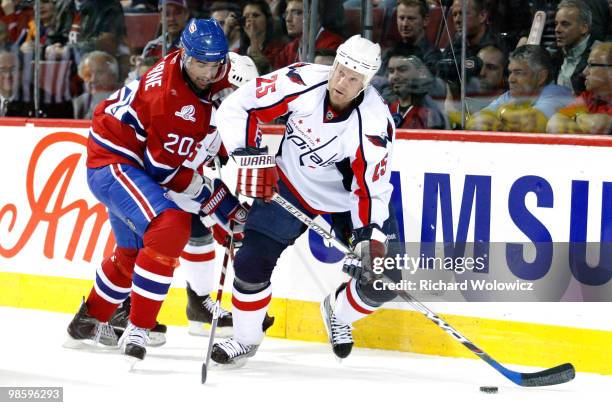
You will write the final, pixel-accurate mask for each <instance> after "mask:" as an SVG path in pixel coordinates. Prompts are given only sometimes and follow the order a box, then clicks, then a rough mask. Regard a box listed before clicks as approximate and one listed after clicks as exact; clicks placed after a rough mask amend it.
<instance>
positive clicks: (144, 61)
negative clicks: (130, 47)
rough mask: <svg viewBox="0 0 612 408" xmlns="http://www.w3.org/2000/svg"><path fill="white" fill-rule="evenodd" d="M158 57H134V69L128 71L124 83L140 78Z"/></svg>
mask: <svg viewBox="0 0 612 408" xmlns="http://www.w3.org/2000/svg"><path fill="white" fill-rule="evenodd" d="M157 60H158V58H155V57H148V58H143V57H140V56H139V57H136V63H135V64H134V69H132V70H131V71H130V73H129V74H128V76H127V78H125V81H124V85H127V84H129V83H130V82H132V81H134V80H137V79H140V78H142V76H143V75H144V74H145V73H146V72H147V71H148V70H149V69H151V67H152V66H153V65H155V63H156V62H157Z"/></svg>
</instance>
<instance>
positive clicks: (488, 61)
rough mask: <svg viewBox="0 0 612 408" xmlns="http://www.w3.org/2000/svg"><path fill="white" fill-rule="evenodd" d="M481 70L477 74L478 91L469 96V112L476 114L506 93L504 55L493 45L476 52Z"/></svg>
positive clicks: (505, 62) (506, 78)
mask: <svg viewBox="0 0 612 408" xmlns="http://www.w3.org/2000/svg"><path fill="white" fill-rule="evenodd" d="M478 58H480V60H481V61H482V68H481V69H480V73H479V74H478V90H477V91H476V92H475V93H473V94H470V95H469V97H470V98H471V101H470V103H469V104H468V106H469V107H470V112H478V111H479V110H481V109H482V108H484V107H485V106H487V105H489V104H490V103H491V102H493V100H494V99H496V98H497V97H499V96H500V95H501V94H503V93H504V92H506V89H507V81H508V76H507V74H506V65H507V64H508V62H507V59H506V55H505V54H504V52H503V51H502V50H500V49H499V48H497V47H496V46H494V45H487V46H486V47H484V48H482V49H481V50H480V51H478Z"/></svg>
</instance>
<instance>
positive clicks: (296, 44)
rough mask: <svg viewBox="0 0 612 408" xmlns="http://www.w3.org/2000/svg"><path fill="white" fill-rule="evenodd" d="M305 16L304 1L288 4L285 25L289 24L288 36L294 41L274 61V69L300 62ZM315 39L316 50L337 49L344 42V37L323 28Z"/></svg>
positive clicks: (318, 30)
mask: <svg viewBox="0 0 612 408" xmlns="http://www.w3.org/2000/svg"><path fill="white" fill-rule="evenodd" d="M319 4H322V3H319ZM303 14H304V3H303V2H302V0H289V1H288V2H287V9H286V10H285V23H286V24H287V34H288V35H289V37H291V38H292V39H293V40H292V41H291V42H289V43H288V44H287V45H285V46H284V48H283V49H282V50H281V52H280V53H279V54H278V55H277V56H276V58H275V59H274V60H273V61H272V66H273V67H274V68H281V67H284V66H287V65H290V64H293V63H294V62H297V61H298V60H299V58H300V56H299V54H300V50H301V48H302V30H303ZM315 38H316V40H315V50H316V49H320V48H328V49H336V48H338V46H339V45H340V44H342V42H343V39H342V37H340V36H339V35H337V34H334V33H332V32H331V31H328V30H326V29H325V28H323V27H321V26H319V27H317V33H316V37H315Z"/></svg>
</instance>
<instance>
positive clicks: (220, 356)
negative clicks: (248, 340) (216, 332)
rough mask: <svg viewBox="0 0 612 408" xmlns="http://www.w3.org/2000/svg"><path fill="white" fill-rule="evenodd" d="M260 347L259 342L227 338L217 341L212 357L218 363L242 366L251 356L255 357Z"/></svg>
mask: <svg viewBox="0 0 612 408" xmlns="http://www.w3.org/2000/svg"><path fill="white" fill-rule="evenodd" d="M258 348H259V345H258V344H252V345H247V344H242V343H238V342H237V341H236V340H234V339H233V338H232V339H226V340H223V341H222V342H219V343H215V345H214V346H213V349H212V353H211V355H210V357H211V358H212V360H213V361H214V362H215V363H217V364H224V365H234V366H237V367H242V366H243V365H244V364H246V360H247V358H249V357H253V356H254V355H255V353H256V352H257V349H258Z"/></svg>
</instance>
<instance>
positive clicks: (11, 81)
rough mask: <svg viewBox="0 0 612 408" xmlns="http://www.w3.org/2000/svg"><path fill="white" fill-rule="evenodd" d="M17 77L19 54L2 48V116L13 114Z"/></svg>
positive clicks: (0, 97)
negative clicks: (11, 107) (12, 105)
mask: <svg viewBox="0 0 612 408" xmlns="http://www.w3.org/2000/svg"><path fill="white" fill-rule="evenodd" d="M16 77H17V56H16V55H15V54H13V53H12V52H9V51H5V50H0V117H2V116H17V115H14V114H13V115H11V109H10V106H11V103H12V102H13V99H14V98H15V90H16V85H17V84H16Z"/></svg>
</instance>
